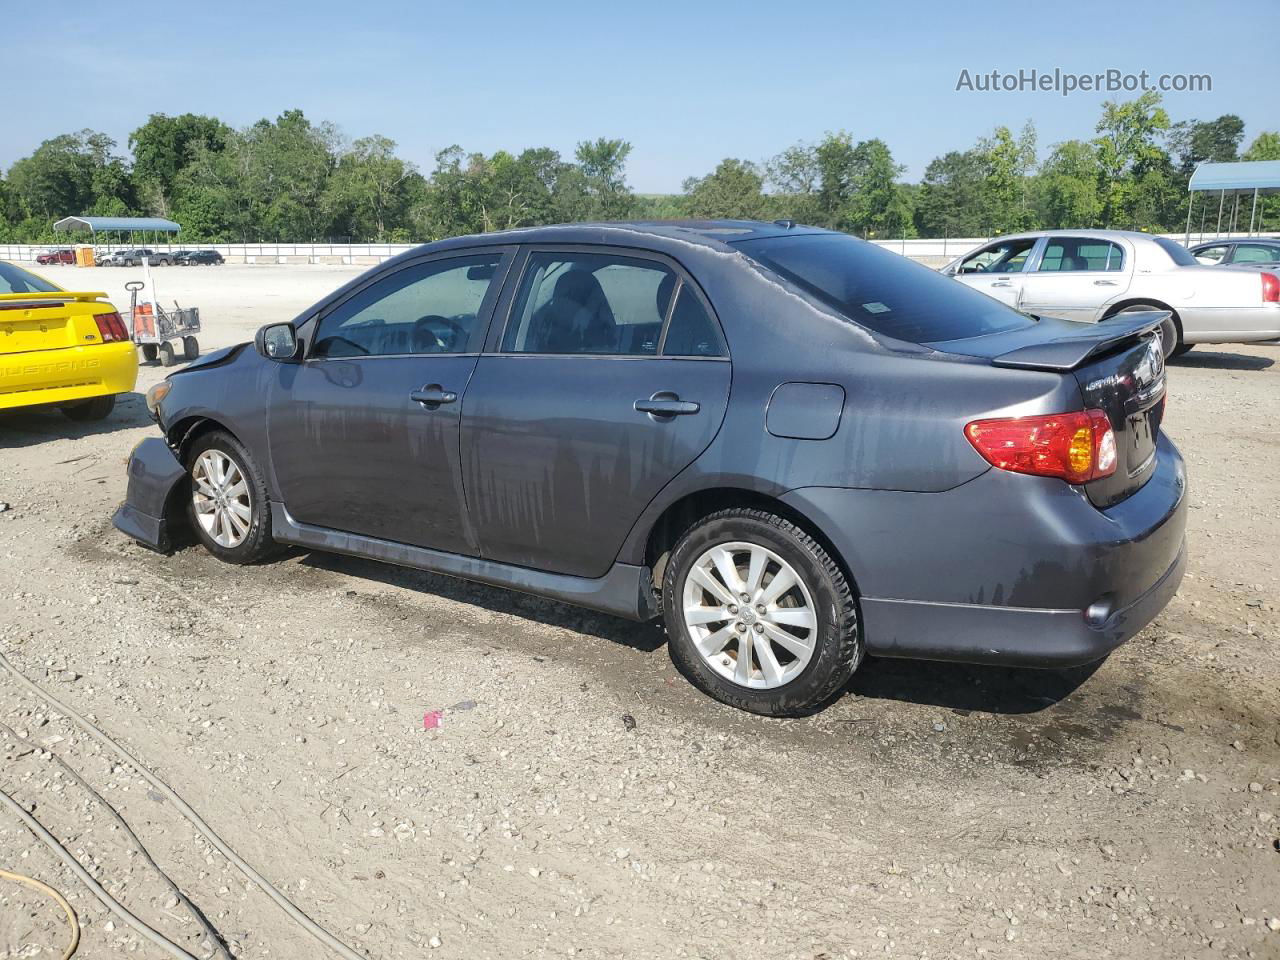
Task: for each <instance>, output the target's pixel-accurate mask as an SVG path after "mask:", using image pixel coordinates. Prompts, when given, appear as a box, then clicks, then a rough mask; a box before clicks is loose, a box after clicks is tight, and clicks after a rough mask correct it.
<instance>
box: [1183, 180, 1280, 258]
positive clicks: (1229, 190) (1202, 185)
mask: <svg viewBox="0 0 1280 960" xmlns="http://www.w3.org/2000/svg"><path fill="white" fill-rule="evenodd" d="M1187 189H1188V191H1189V195H1188V200H1187V242H1188V243H1190V242H1191V211H1192V208H1193V207H1194V206H1195V199H1196V194H1197V193H1199V194H1214V193H1216V194H1217V195H1218V219H1217V223H1216V225H1215V227H1214V236H1215V237H1218V236H1222V216H1223V214H1224V213H1225V212H1226V205H1227V195H1228V194H1230V195H1231V198H1232V200H1231V216H1230V218H1229V219H1228V221H1227V235H1228V236H1230V235H1231V234H1233V233H1235V232H1236V231H1237V224H1238V221H1239V216H1240V198H1241V197H1249V198H1252V202H1251V203H1250V207H1249V236H1253V234H1254V222H1255V220H1256V221H1257V229H1258V232H1259V233H1261V232H1262V229H1263V225H1262V219H1259V218H1258V197H1259V196H1261V195H1265V194H1271V193H1280V160H1245V161H1241V162H1239V163H1202V164H1200V166H1198V167H1196V170H1195V173H1193V174H1191V182H1190V183H1189V184H1188V187H1187ZM1208 199H1209V198H1208V196H1205V197H1202V199H1201V203H1200V238H1201V239H1204V235H1205V218H1206V213H1207V210H1206V206H1207V204H1206V202H1205V201H1207V200H1208ZM1265 217H1266V206H1265V204H1264V205H1263V209H1262V218H1265Z"/></svg>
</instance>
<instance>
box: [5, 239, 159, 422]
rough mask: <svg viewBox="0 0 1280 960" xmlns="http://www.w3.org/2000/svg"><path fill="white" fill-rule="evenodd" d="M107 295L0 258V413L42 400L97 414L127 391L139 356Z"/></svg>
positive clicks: (75, 416) (86, 416)
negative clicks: (73, 288)
mask: <svg viewBox="0 0 1280 960" xmlns="http://www.w3.org/2000/svg"><path fill="white" fill-rule="evenodd" d="M106 296H107V295H106V294H105V293H70V292H68V291H66V290H63V289H62V288H60V287H58V286H55V285H54V284H52V283H50V282H49V281H48V280H45V279H44V278H43V277H38V276H36V275H35V274H34V273H31V272H29V271H27V270H23V269H22V268H21V267H15V266H14V265H13V264H11V263H4V262H2V261H0V411H3V410H11V409H13V408H15V407H31V406H43V405H46V404H47V405H52V406H57V407H60V408H61V409H62V412H63V413H65V414H66V415H67V416H68V417H70V418H71V419H72V420H101V419H102V418H103V417H105V416H106V415H107V414H109V413H110V412H111V410H112V408H113V407H115V405H116V394H118V393H127V392H129V391H130V390H132V389H133V385H134V383H135V381H136V380H137V378H138V355H137V352H136V351H135V350H134V347H133V342H132V341H131V340H130V339H129V331H128V329H127V328H126V327H125V325H124V321H123V320H121V319H120V314H119V313H118V312H117V311H116V308H115V307H113V306H112V305H111V304H110V303H108V302H107V300H106Z"/></svg>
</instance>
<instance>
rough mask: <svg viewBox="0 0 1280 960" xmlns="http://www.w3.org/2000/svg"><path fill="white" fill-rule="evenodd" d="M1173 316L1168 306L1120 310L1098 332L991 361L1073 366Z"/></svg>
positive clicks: (1043, 366) (999, 364)
mask: <svg viewBox="0 0 1280 960" xmlns="http://www.w3.org/2000/svg"><path fill="white" fill-rule="evenodd" d="M1171 316H1172V314H1171V313H1170V312H1169V311H1168V310H1150V311H1143V312H1142V313H1123V314H1119V315H1117V316H1114V317H1112V318H1110V319H1109V320H1103V321H1101V322H1099V323H1097V324H1096V325H1095V327H1096V332H1092V331H1091V332H1090V333H1089V334H1087V335H1086V336H1080V337H1063V338H1061V339H1059V340H1046V341H1045V342H1044V343H1032V344H1028V345H1027V346H1025V347H1018V349H1016V350H1010V351H1009V352H1008V353H1002V354H1000V355H999V356H998V357H993V358H992V360H991V363H992V365H993V366H996V367H1018V368H1020V369H1023V370H1061V371H1066V370H1074V369H1075V368H1076V367H1078V366H1080V364H1082V363H1084V362H1085V361H1086V360H1088V359H1089V358H1090V357H1092V356H1095V355H1097V354H1099V353H1102V352H1104V351H1106V350H1108V349H1110V348H1111V347H1113V346H1115V345H1116V344H1117V343H1119V342H1120V341H1122V340H1128V339H1131V338H1137V337H1140V336H1142V335H1144V334H1147V333H1150V332H1151V331H1152V330H1155V329H1156V328H1157V327H1159V326H1160V324H1162V323H1164V322H1165V321H1166V320H1168V319H1169V317H1171Z"/></svg>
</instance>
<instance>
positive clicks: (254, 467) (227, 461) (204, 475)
mask: <svg viewBox="0 0 1280 960" xmlns="http://www.w3.org/2000/svg"><path fill="white" fill-rule="evenodd" d="M186 466H187V474H188V476H189V477H190V480H191V483H190V489H189V491H188V496H187V518H188V521H189V522H190V524H191V529H192V530H194V531H195V533H196V536H197V537H198V538H199V540H200V542H201V543H202V544H203V545H204V548H205V549H206V550H208V551H209V552H210V553H211V554H213V555H214V556H215V557H217V558H218V559H219V560H222V561H223V562H224V563H238V564H246V563H257V562H258V561H259V560H262V559H264V558H266V557H268V556H270V555H271V554H273V553H275V552H277V550H278V547H277V545H276V543H275V541H274V540H272V539H271V510H270V508H269V507H268V505H267V483H266V480H265V479H264V478H263V474H262V468H261V467H259V466H258V462H257V461H256V460H254V458H253V456H252V455H251V454H250V453H249V451H248V450H247V449H245V447H244V445H243V444H242V443H241V442H240V441H239V440H237V439H236V438H235V437H233V436H232V435H231V434H229V433H226V432H224V431H222V430H214V431H211V432H209V433H206V434H204V435H203V436H200V437H197V438H196V440H195V441H194V442H193V443H192V444H191V449H190V450H188V451H187V457H186Z"/></svg>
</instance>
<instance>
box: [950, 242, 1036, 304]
mask: <svg viewBox="0 0 1280 960" xmlns="http://www.w3.org/2000/svg"><path fill="white" fill-rule="evenodd" d="M1036 241H1037V238H1036V237H1022V238H1016V237H1009V238H1006V239H1004V240H998V241H996V242H995V243H990V244H988V245H987V246H985V247H983V248H982V249H981V250H977V251H975V252H974V253H972V254H970V255H969V256H967V257H965V258H964V259H963V260H961V261H960V262H959V263H958V264H956V266H955V268H954V270H953V272H952V275H953V276H954V277H955V278H956V279H957V280H959V281H960V282H961V283H963V284H965V285H966V286H970V287H973V288H974V289H975V290H981V291H982V292H983V293H985V294H986V295H987V296H989V297H995V299H997V300H999V301H1001V302H1002V303H1007V304H1008V305H1009V306H1011V307H1015V306H1017V304H1018V297H1019V296H1020V295H1021V293H1022V276H1023V270H1024V269H1025V267H1026V265H1027V261H1028V260H1029V259H1030V257H1031V254H1032V252H1033V251H1034V250H1035V247H1036Z"/></svg>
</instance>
